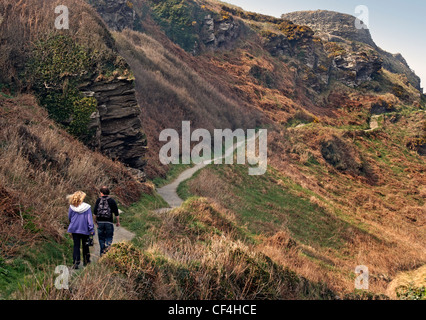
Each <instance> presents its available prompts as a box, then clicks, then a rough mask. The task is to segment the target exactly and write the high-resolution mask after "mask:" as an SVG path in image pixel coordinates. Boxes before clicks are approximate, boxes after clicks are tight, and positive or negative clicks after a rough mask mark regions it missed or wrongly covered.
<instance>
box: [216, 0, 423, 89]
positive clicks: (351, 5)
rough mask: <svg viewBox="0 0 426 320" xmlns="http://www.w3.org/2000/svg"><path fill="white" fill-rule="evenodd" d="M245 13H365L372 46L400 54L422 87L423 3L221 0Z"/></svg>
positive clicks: (417, 0) (395, 0)
mask: <svg viewBox="0 0 426 320" xmlns="http://www.w3.org/2000/svg"><path fill="white" fill-rule="evenodd" d="M224 2H227V3H231V4H234V5H236V6H239V7H241V8H243V9H244V10H247V11H253V12H258V13H263V14H267V15H271V16H275V17H280V16H281V14H283V13H288V12H293V11H299V10H318V9H321V10H332V11H338V12H342V13H348V14H351V15H354V16H358V15H359V14H356V13H355V8H356V7H357V6H359V5H365V6H367V7H368V9H369V24H370V32H371V35H372V37H373V40H374V42H375V43H376V44H377V45H378V46H379V47H381V48H382V49H383V50H386V51H388V52H391V53H401V54H402V55H403V56H404V58H405V59H406V60H407V62H408V65H409V66H410V67H411V69H413V70H414V71H415V72H416V74H417V75H418V76H419V77H420V78H421V79H422V87H426V62H425V59H426V58H425V53H426V37H425V31H426V1H425V0H406V1H398V0H299V1H295V0H262V1H259V0H225V1H224Z"/></svg>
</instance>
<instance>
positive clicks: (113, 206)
mask: <svg viewBox="0 0 426 320" xmlns="http://www.w3.org/2000/svg"><path fill="white" fill-rule="evenodd" d="M105 197H107V196H103V198H105ZM99 202H101V198H99V199H98V200H96V204H95V208H94V210H93V213H94V214H95V215H96V221H97V222H102V221H104V222H111V223H114V217H113V215H115V216H116V217H118V216H119V215H120V214H119V213H118V206H117V202H115V200H114V199H113V198H108V204H109V207H110V208H111V213H112V214H113V215H111V218H110V219H106V218H99V217H98V216H97V213H98V206H99Z"/></svg>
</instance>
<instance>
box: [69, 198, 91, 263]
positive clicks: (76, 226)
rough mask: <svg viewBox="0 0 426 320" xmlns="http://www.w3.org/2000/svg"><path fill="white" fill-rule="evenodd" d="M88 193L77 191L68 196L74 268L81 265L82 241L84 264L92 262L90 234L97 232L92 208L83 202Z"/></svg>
mask: <svg viewBox="0 0 426 320" xmlns="http://www.w3.org/2000/svg"><path fill="white" fill-rule="evenodd" d="M85 197H86V194H85V193H84V192H82V191H77V192H75V193H74V194H72V195H70V196H68V197H67V199H68V201H69V204H70V207H69V210H68V220H69V222H70V225H69V227H68V232H69V233H71V234H72V238H73V240H74V249H73V255H72V257H73V268H74V269H78V266H79V265H80V243H82V247H83V264H84V265H87V264H88V263H90V251H89V246H88V244H87V242H88V240H89V236H90V235H93V234H95V228H94V225H93V217H92V209H91V207H90V205H89V204H87V203H85V202H83V201H84V198H85Z"/></svg>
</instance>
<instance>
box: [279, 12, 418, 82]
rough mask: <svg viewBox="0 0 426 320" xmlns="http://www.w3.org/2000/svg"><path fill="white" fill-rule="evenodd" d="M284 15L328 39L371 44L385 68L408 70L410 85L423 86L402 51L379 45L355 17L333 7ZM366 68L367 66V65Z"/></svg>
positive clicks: (337, 41) (406, 73)
mask: <svg viewBox="0 0 426 320" xmlns="http://www.w3.org/2000/svg"><path fill="white" fill-rule="evenodd" d="M282 18H283V19H288V20H291V21H293V22H294V23H297V24H302V25H306V26H309V27H310V28H311V29H312V30H314V31H315V33H316V35H317V36H318V37H320V38H321V39H322V40H323V41H325V42H334V43H339V44H348V45H353V44H355V43H358V44H357V45H358V47H359V46H360V44H365V45H367V46H369V47H371V48H370V49H371V50H373V51H375V52H377V54H378V56H379V57H380V59H381V60H382V66H383V68H385V69H386V70H389V71H390V72H392V73H403V74H405V75H406V76H407V79H408V80H409V82H410V83H411V85H412V86H413V87H414V88H416V89H417V90H421V88H420V78H419V77H418V76H417V75H416V74H415V73H414V71H413V70H411V68H410V67H409V65H408V64H407V62H406V60H405V59H404V58H403V57H402V55H401V54H399V53H397V54H391V53H389V52H386V51H384V50H382V49H381V48H379V47H378V46H377V45H376V44H375V42H374V41H373V39H372V37H371V33H370V30H369V29H358V28H356V26H355V21H356V19H357V18H356V17H354V16H351V15H348V14H344V13H339V12H334V11H326V10H317V11H297V12H291V13H286V14H283V15H282ZM358 49H359V48H358ZM353 59H354V57H352V58H350V60H353ZM355 59H356V57H355ZM373 60H374V61H372V62H373V65H377V62H378V60H377V59H375V58H373ZM337 64H339V62H338V63H337ZM363 69H364V70H366V69H365V68H363ZM373 70H374V67H373ZM362 73H363V75H362V76H361V78H368V76H366V73H365V72H362Z"/></svg>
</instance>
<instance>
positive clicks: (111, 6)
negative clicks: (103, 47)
mask: <svg viewBox="0 0 426 320" xmlns="http://www.w3.org/2000/svg"><path fill="white" fill-rule="evenodd" d="M88 3H89V4H91V5H92V6H93V7H94V8H95V9H96V11H98V13H99V14H100V15H101V17H102V19H103V20H104V21H105V23H106V24H107V25H108V27H110V28H111V30H114V31H122V30H124V29H126V28H128V29H133V28H134V26H135V23H136V19H137V14H136V12H135V10H133V4H132V3H131V2H130V1H128V0H88Z"/></svg>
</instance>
